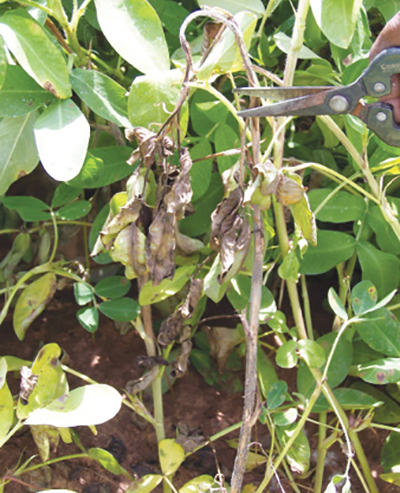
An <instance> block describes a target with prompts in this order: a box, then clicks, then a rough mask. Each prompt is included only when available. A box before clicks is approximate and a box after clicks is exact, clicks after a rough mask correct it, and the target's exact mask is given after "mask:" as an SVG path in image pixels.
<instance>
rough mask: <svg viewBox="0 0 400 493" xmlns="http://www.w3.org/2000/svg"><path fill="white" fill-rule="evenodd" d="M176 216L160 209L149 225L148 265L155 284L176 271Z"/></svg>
mask: <svg viewBox="0 0 400 493" xmlns="http://www.w3.org/2000/svg"><path fill="white" fill-rule="evenodd" d="M175 243H176V241H175V228H174V216H173V214H170V213H168V212H166V211H165V210H164V209H160V210H159V211H158V212H157V214H156V216H155V218H154V220H153V222H152V223H151V225H150V227H149V233H148V236H147V241H146V257H147V265H148V268H149V270H150V277H151V280H152V281H153V284H154V286H157V285H158V284H160V282H161V281H162V280H163V279H165V278H171V277H172V276H173V275H174V272H175V259H174V255H175Z"/></svg>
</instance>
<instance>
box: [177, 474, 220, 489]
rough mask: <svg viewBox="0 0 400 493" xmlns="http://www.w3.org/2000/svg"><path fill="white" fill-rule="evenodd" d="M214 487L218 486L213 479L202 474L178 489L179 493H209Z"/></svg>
mask: <svg viewBox="0 0 400 493" xmlns="http://www.w3.org/2000/svg"><path fill="white" fill-rule="evenodd" d="M215 487H218V485H217V484H216V483H215V481H214V478H213V477H211V476H208V475H206V474H203V475H202V476H197V478H193V479H191V480H190V481H188V482H187V483H185V484H184V485H183V486H182V488H180V489H179V493H209V492H210V491H213V490H212V489H213V488H215Z"/></svg>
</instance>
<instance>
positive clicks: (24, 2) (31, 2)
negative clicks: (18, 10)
mask: <svg viewBox="0 0 400 493" xmlns="http://www.w3.org/2000/svg"><path fill="white" fill-rule="evenodd" d="M18 3H20V4H22V5H29V7H35V8H36V9H39V10H42V11H43V12H46V14H47V15H53V12H52V11H51V10H50V9H49V8H48V7H45V6H44V5H42V4H40V3H38V2H35V1H34V0H20V1H18Z"/></svg>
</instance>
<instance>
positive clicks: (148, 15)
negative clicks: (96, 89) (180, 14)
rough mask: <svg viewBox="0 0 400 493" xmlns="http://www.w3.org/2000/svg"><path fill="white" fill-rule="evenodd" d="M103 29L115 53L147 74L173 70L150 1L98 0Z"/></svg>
mask: <svg viewBox="0 0 400 493" xmlns="http://www.w3.org/2000/svg"><path fill="white" fill-rule="evenodd" d="M95 5H96V10H97V19H98V21H99V24H100V27H101V29H102V31H103V33H104V35H105V37H106V38H107V40H108V41H109V43H110V44H111V46H112V47H113V48H114V50H115V51H116V52H117V53H118V54H119V55H121V56H122V58H123V59H124V60H126V61H127V62H129V63H130V64H131V65H133V66H134V67H136V68H137V69H138V70H140V71H141V72H143V73H144V74H153V73H155V72H159V71H165V70H169V66H170V61H169V54H168V46H167V43H166V41H165V37H164V32H163V28H162V25H161V22H160V19H159V18H158V16H157V13H156V11H155V10H154V9H153V7H152V6H151V5H150V4H149V3H148V2H147V1H146V0H95Z"/></svg>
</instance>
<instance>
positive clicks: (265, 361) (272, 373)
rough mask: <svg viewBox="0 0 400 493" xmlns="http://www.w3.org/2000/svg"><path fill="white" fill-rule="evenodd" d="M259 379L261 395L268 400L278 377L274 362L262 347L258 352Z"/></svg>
mask: <svg viewBox="0 0 400 493" xmlns="http://www.w3.org/2000/svg"><path fill="white" fill-rule="evenodd" d="M257 379H258V385H259V387H260V390H261V393H262V395H263V396H264V398H265V399H266V398H267V394H268V392H269V390H270V389H271V387H272V385H273V384H274V383H275V382H276V381H277V380H278V375H277V374H276V370H275V367H274V365H273V363H272V361H271V360H270V359H269V358H268V356H267V355H266V354H265V352H264V350H263V349H262V348H261V347H259V348H258V351H257Z"/></svg>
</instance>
